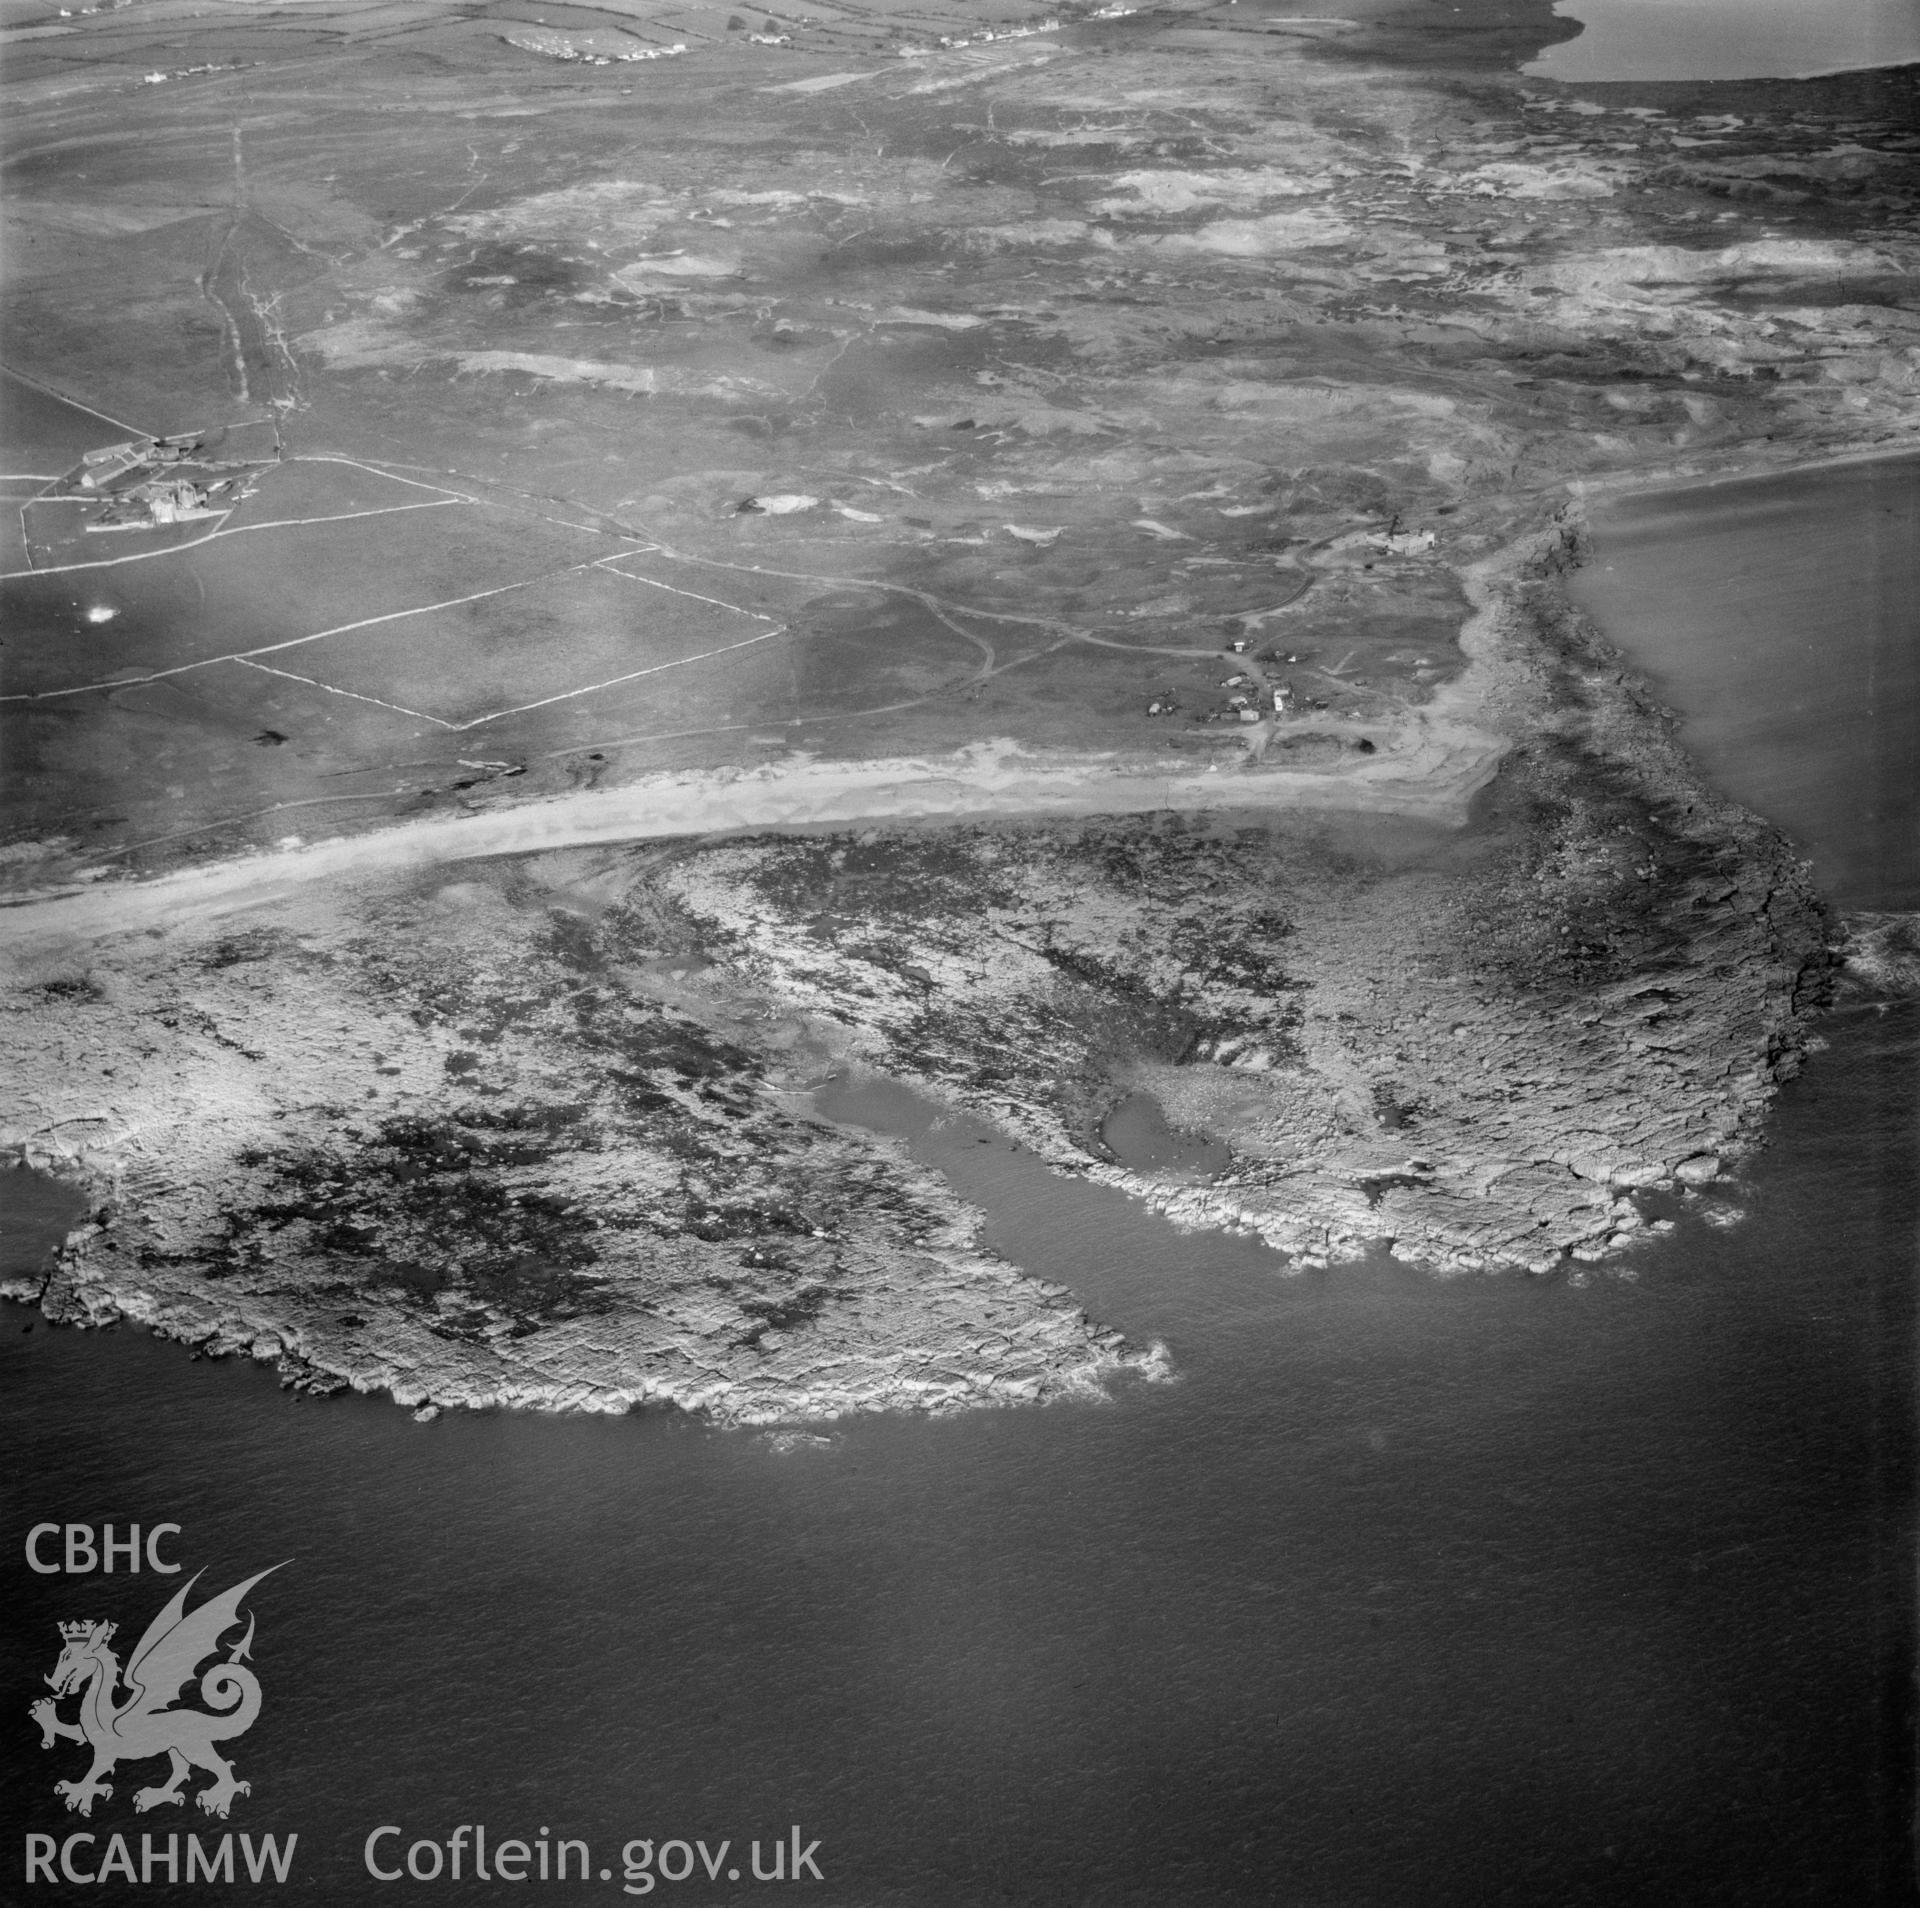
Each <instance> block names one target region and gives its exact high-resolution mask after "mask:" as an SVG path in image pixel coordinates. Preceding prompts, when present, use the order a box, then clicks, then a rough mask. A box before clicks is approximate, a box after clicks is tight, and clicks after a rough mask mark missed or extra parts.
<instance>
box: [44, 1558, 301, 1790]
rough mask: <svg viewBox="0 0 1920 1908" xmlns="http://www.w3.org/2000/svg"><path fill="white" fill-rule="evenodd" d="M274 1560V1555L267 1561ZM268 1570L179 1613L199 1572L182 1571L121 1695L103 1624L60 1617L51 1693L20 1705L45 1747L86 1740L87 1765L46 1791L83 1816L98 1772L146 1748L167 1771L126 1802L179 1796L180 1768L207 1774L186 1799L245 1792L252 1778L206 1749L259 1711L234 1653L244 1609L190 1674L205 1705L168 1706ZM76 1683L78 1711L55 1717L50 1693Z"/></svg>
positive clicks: (139, 1757)
mask: <svg viewBox="0 0 1920 1908" xmlns="http://www.w3.org/2000/svg"><path fill="white" fill-rule="evenodd" d="M280 1568H282V1566H281V1565H279V1564H275V1565H274V1566H273V1570H278V1569H280ZM273 1570H262V1571H261V1572H260V1573H259V1574H258V1575H257V1576H252V1577H249V1578H248V1579H247V1580H246V1582H245V1583H237V1584H235V1585H234V1587H233V1588H232V1589H231V1590H229V1591H227V1592H225V1593H224V1594H223V1595H221V1596H217V1597H213V1598H211V1599H209V1600H208V1601H207V1602H205V1603H203V1604H201V1606H200V1607H199V1609H197V1610H195V1611H194V1613H193V1614H192V1615H191V1616H189V1615H187V1613H186V1611H187V1592H188V1591H189V1590H191V1589H192V1588H193V1586H194V1585H195V1584H196V1583H198V1582H199V1581H200V1577H199V1575H198V1574H196V1575H194V1576H192V1577H190V1578H189V1579H188V1580H187V1581H186V1583H184V1584H183V1585H182V1586H181V1587H180V1589H179V1590H178V1591H176V1592H175V1593H174V1595H173V1597H172V1599H171V1600H170V1601H169V1603H168V1604H167V1607H166V1608H165V1609H164V1610H162V1611H161V1612H160V1614H159V1615H158V1616H157V1617H155V1618H154V1620H153V1621H152V1622H151V1623H149V1624H148V1625H147V1631H146V1634H145V1635H144V1636H143V1637H141V1639H140V1642H139V1646H138V1647H137V1648H136V1649H135V1650H134V1652H133V1656H132V1658H131V1660H130V1661H129V1662H128V1664H127V1670H126V1696H125V1698H124V1700H121V1701H116V1700H115V1697H114V1686H115V1684H116V1683H118V1682H119V1681H120V1659H119V1658H118V1657H117V1656H116V1655H115V1654H114V1653H113V1651H112V1650H110V1649H109V1648H108V1647H107V1645H108V1644H109V1643H110V1642H111V1641H112V1640H113V1633H114V1630H115V1629H116V1628H117V1627H118V1626H117V1625H115V1624H112V1623H92V1622H85V1621H83V1622H79V1623H63V1624H61V1625H60V1640H61V1645H62V1647H61V1650H60V1660H59V1662H57V1663H56V1664H55V1665H54V1666H53V1674H52V1675H51V1676H49V1677H47V1678H46V1683H47V1687H48V1688H49V1689H51V1690H52V1691H53V1695H52V1697H46V1696H43V1697H41V1698H40V1700H39V1701H38V1702H37V1703H34V1704H33V1705H32V1706H31V1708H30V1709H29V1711H28V1714H29V1715H31V1716H32V1718H33V1720H34V1721H35V1722H37V1723H38V1724H39V1725H40V1747H41V1748H43V1749H51V1748H52V1747H53V1745H54V1741H55V1739H56V1738H57V1737H65V1738H66V1739H67V1740H68V1741H70V1742H85V1743H90V1744H91V1745H92V1747H93V1767H92V1768H91V1769H89V1770H88V1771H87V1773H86V1775H85V1776H84V1777H83V1778H82V1779H81V1780H80V1781H78V1782H56V1783H55V1784H54V1785H53V1792H54V1794H55V1795H58V1796H64V1797H65V1798H66V1804H67V1807H68V1808H70V1809H78V1810H79V1811H80V1813H81V1814H82V1815H91V1814H92V1813H93V1805H94V1802H95V1800H96V1799H97V1798H101V1797H106V1796H111V1795H112V1794H113V1787H112V1785H111V1784H110V1783H107V1782H103V1781H101V1779H100V1778H101V1777H102V1776H104V1775H106V1774H107V1773H109V1771H111V1769H112V1768H113V1766H114V1764H115V1763H116V1762H120V1761H123V1760H124V1761H128V1762H139V1761H143V1760H144V1759H145V1758H147V1757H149V1756H171V1757H172V1758H173V1772H172V1774H171V1775H170V1776H168V1778H167V1780H166V1781H165V1782H163V1783H161V1784H159V1785H158V1786H156V1787H153V1788H147V1789H139V1790H136V1791H135V1793H134V1798H133V1806H134V1807H135V1808H136V1809H139V1810H142V1811H145V1810H147V1809H151V1808H155V1807H157V1806H158V1805H159V1804H160V1803H162V1802H182V1801H184V1800H185V1799H186V1798H185V1797H184V1796H182V1794H181V1793H180V1789H181V1785H182V1784H183V1783H184V1782H185V1781H186V1779H187V1772H188V1771H189V1770H190V1769H192V1768H194V1767H196V1766H198V1767H199V1768H202V1769H204V1770H206V1771H207V1772H208V1774H210V1775H211V1776H212V1777H213V1778H214V1780H213V1783H212V1784H211V1786H210V1787H208V1788H204V1789H202V1790H201V1791H200V1793H199V1795H198V1796H197V1797H196V1798H195V1800H197V1801H198V1802H199V1804H200V1806H201V1807H202V1808H203V1809H205V1810H206V1812H207V1813H208V1814H209V1815H218V1816H221V1817H224V1816H225V1815H226V1813H227V1810H228V1809H229V1808H231V1807H232V1806H233V1798H234V1797H235V1796H236V1795H248V1794H251V1793H252V1784H251V1783H247V1782H238V1781H235V1779H234V1774H233V1765H232V1763H230V1762H228V1761H227V1760H226V1758H225V1757H223V1756H222V1755H220V1753H219V1752H218V1751H217V1750H216V1749H215V1748H214V1746H213V1745H214V1744H215V1743H216V1742H224V1741H226V1740H227V1739H228V1738H229V1737H232V1736H238V1735H240V1734H242V1733H243V1732H244V1731H246V1730H247V1729H250V1728H251V1727H252V1726H253V1719H254V1718H255V1717H256V1716H257V1715H259V1713H260V1679H259V1678H258V1677H257V1676H255V1675H254V1673H253V1671H252V1670H250V1669H248V1668H246V1667H245V1666H244V1665H243V1664H242V1662H241V1660H240V1659H241V1658H242V1657H244V1656H245V1655H246V1654H247V1651H248V1649H249V1647H250V1646H251V1645H252V1642H253V1618H252V1617H251V1616H249V1617H248V1619H247V1633H246V1635H245V1636H243V1637H242V1638H241V1639H240V1641H239V1642H238V1643H236V1644H235V1645H234V1646H233V1648H232V1650H231V1651H230V1652H229V1653H228V1655H227V1660H226V1661H225V1662H224V1663H216V1664H214V1666H213V1667H212V1668H211V1669H210V1670H208V1671H207V1673H206V1674H205V1675H204V1676H203V1677H201V1679H200V1700H201V1701H202V1702H204V1703H205V1704H206V1705H207V1707H208V1709H212V1710H215V1711H217V1712H218V1713H217V1714H215V1715H208V1714H207V1713H206V1711H205V1710H199V1709H175V1708H172V1707H170V1705H171V1704H172V1703H173V1702H174V1701H175V1699H176V1698H177V1697H178V1696H179V1694H180V1689H181V1685H182V1684H184V1683H185V1682H186V1681H187V1680H188V1679H189V1678H190V1677H191V1676H192V1675H193V1672H194V1671H195V1669H196V1668H198V1667H199V1665H200V1664H201V1663H203V1662H204V1661H205V1660H206V1659H207V1658H208V1657H209V1656H211V1655H212V1654H213V1653H214V1651H215V1650H216V1649H217V1648H218V1647H219V1644H220V1639H221V1637H222V1636H224V1635H225V1634H226V1632H227V1631H228V1630H230V1629H232V1628H233V1626H234V1625H235V1624H236V1623H238V1622H239V1620H240V1600H241V1599H242V1598H243V1597H244V1596H245V1595H246V1594H247V1592H248V1591H249V1590H251V1589H252V1588H253V1586H254V1585H255V1584H256V1583H258V1582H259V1581H260V1578H261V1577H269V1576H271V1575H272V1574H273ZM75 1690H81V1691H82V1694H81V1697H80V1720H79V1721H78V1722H77V1723H70V1722H62V1721H61V1719H60V1714H59V1710H58V1707H57V1705H58V1703H59V1700H60V1699H61V1698H62V1697H64V1696H70V1695H72V1694H73V1692H74V1691H75Z"/></svg>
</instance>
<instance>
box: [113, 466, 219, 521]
mask: <svg viewBox="0 0 1920 1908" xmlns="http://www.w3.org/2000/svg"><path fill="white" fill-rule="evenodd" d="M232 488H233V479H232V478H231V477H223V478H221V479H220V480H219V481H218V482H216V483H211V484H196V483H194V482H192V481H191V480H190V479H188V478H185V477H160V478H155V479H153V480H152V481H151V482H148V483H144V484H135V485H133V486H132V487H131V488H130V489H127V490H120V491H116V492H115V493H114V496H113V500H112V501H111V502H110V503H109V504H108V505H107V507H106V509H104V510H103V511H101V513H100V514H99V516H97V517H95V518H94V519H93V521H92V522H91V523H89V524H88V525H87V528H88V529H89V530H148V529H151V528H153V527H154V526H155V525H156V524H163V523H192V522H193V521H194V520H195V519H197V518H200V517H219V516H224V515H225V514H226V512H227V511H228V510H230V509H231V508H232V502H231V501H230V500H229V499H228V498H227V497H226V494H225V493H226V492H228V491H230V490H232Z"/></svg>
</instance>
